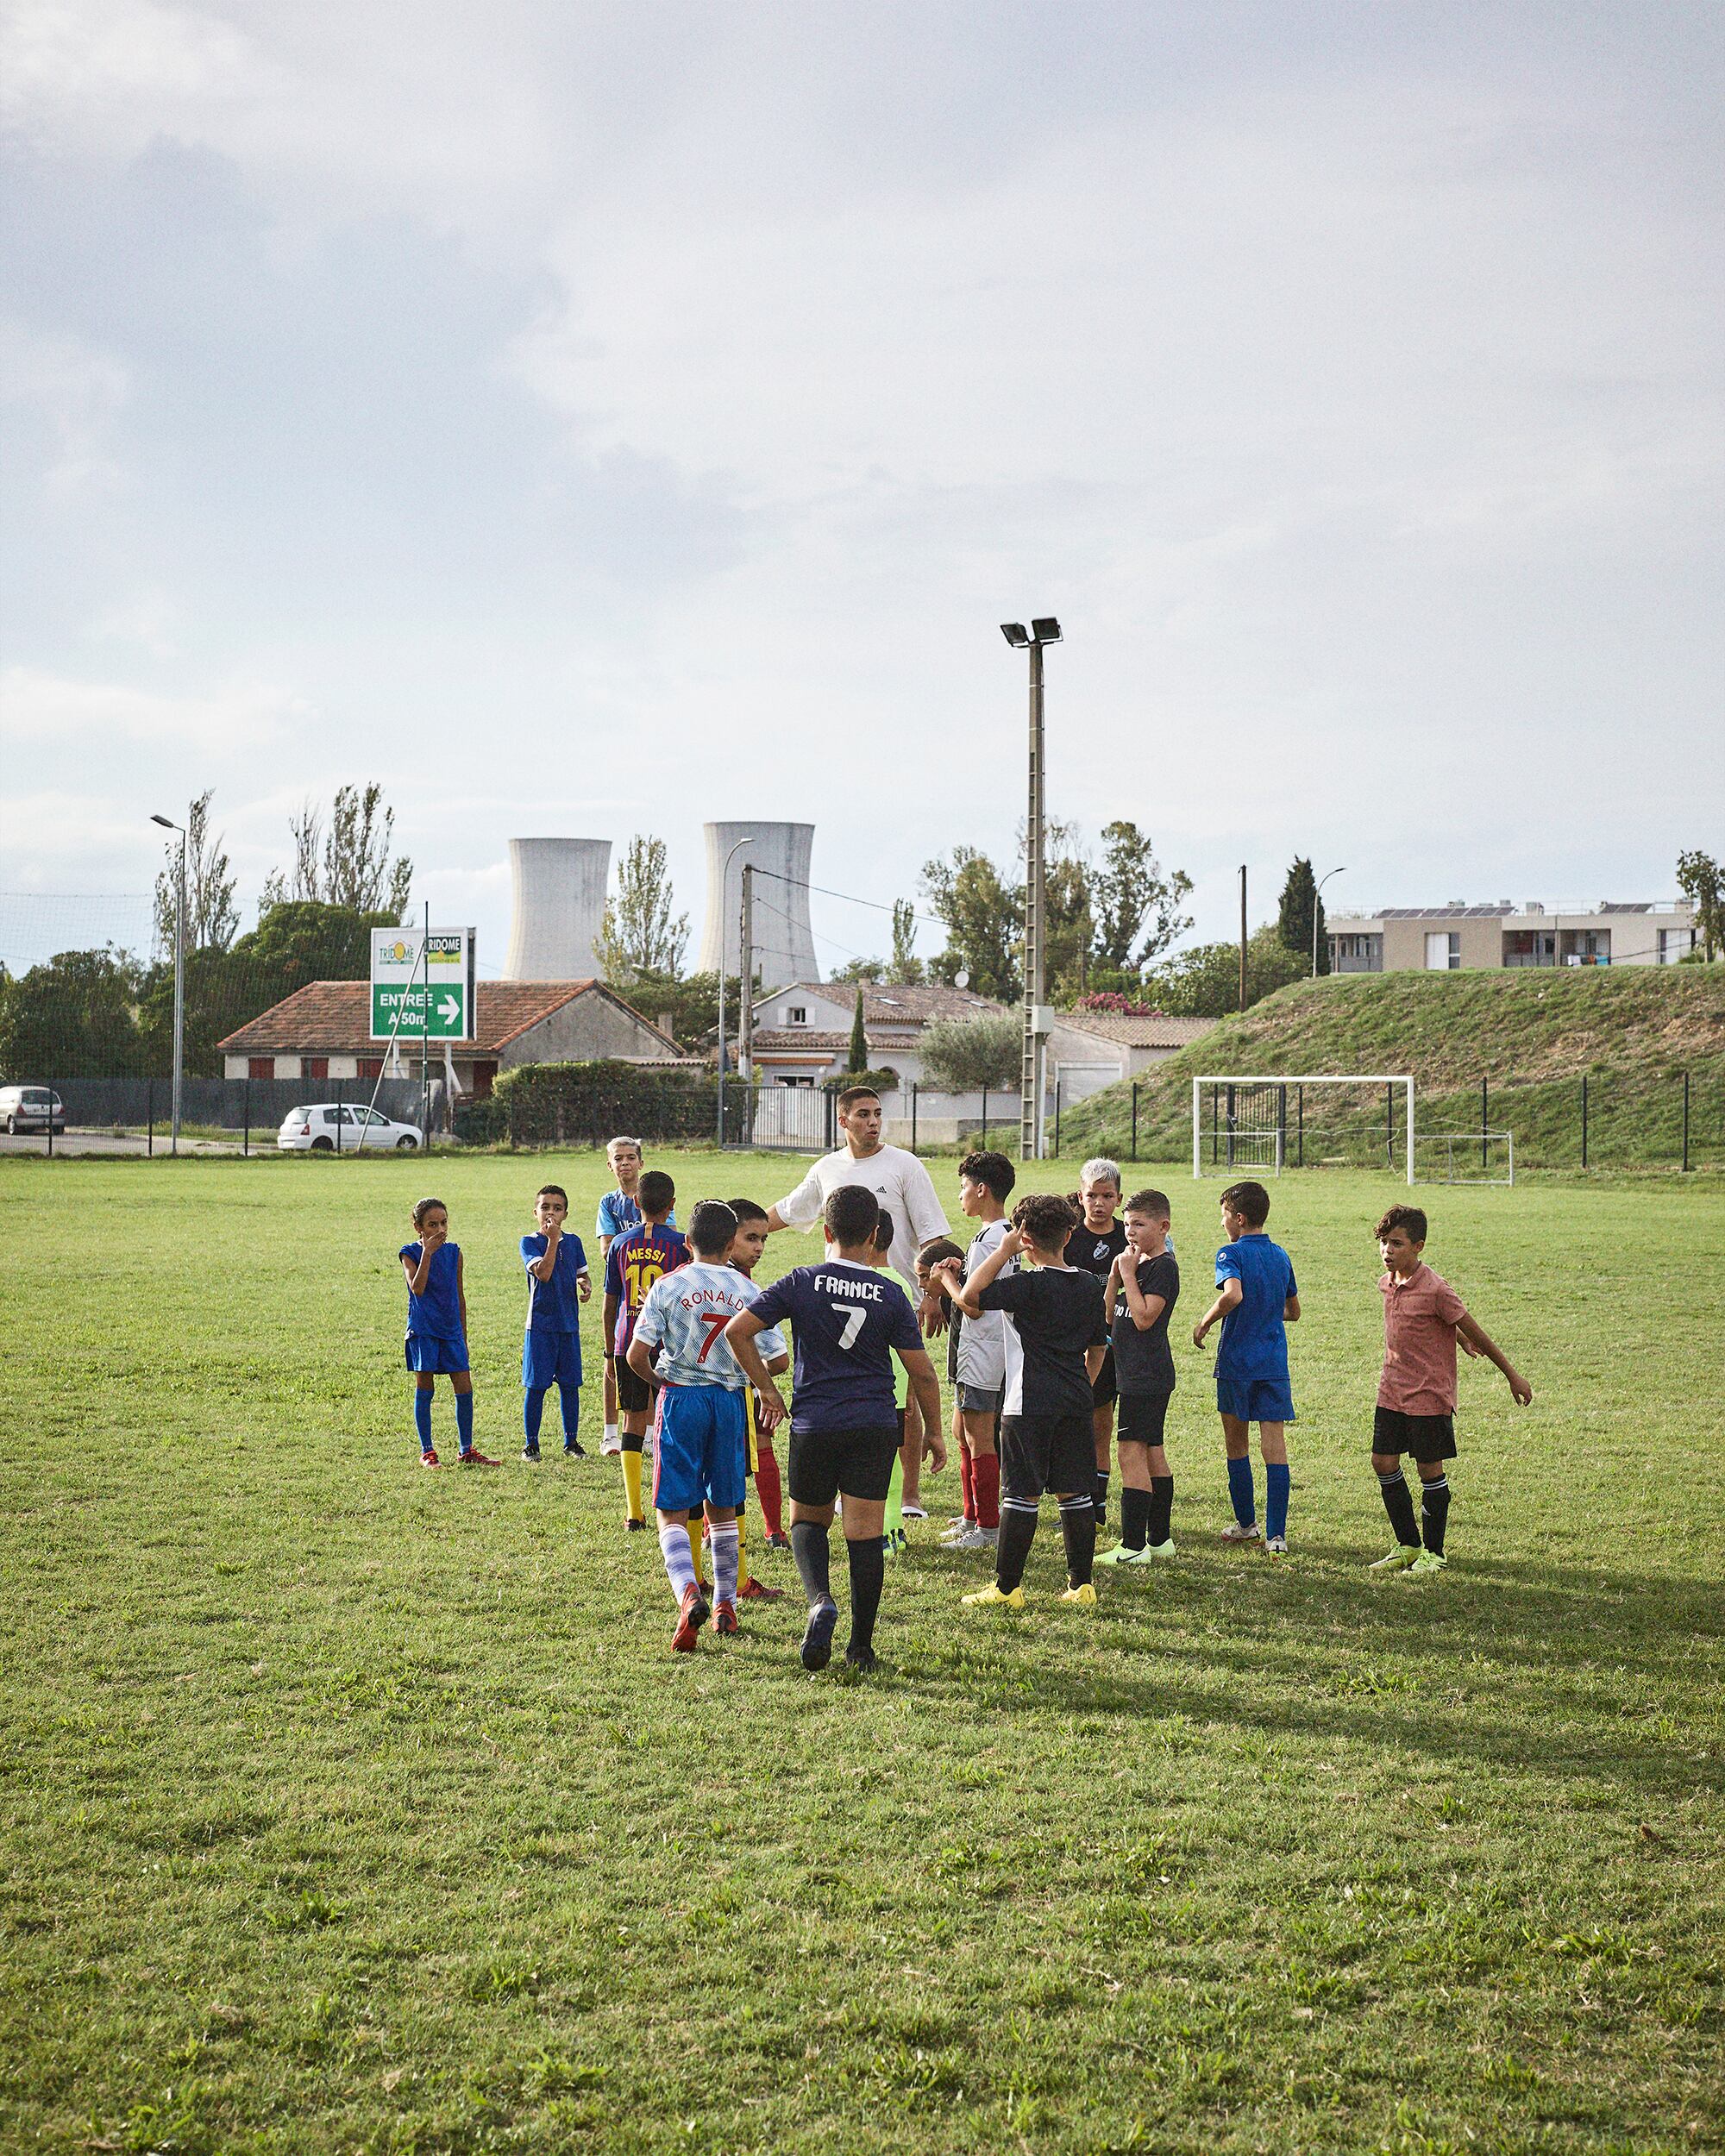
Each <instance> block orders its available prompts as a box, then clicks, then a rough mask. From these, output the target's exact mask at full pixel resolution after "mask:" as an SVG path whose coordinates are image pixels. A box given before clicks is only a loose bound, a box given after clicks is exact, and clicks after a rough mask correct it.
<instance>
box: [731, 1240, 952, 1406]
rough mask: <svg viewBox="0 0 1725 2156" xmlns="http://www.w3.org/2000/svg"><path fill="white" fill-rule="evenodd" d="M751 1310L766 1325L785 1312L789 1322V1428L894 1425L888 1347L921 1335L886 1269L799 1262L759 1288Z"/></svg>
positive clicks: (916, 1341) (908, 1344) (839, 1260)
mask: <svg viewBox="0 0 1725 2156" xmlns="http://www.w3.org/2000/svg"><path fill="white" fill-rule="evenodd" d="M755 1315H756V1317H757V1318H759V1319H762V1320H763V1322H765V1323H766V1324H768V1325H781V1324H782V1323H783V1322H784V1321H785V1319H787V1318H788V1319H789V1320H790V1322H791V1325H792V1327H793V1334H794V1338H793V1353H794V1357H795V1366H794V1374H793V1380H792V1392H791V1429H792V1431H793V1433H796V1434H799V1435H812V1434H813V1433H814V1432H818V1431H822V1430H884V1429H889V1428H891V1427H892V1426H893V1425H894V1423H896V1421H897V1420H898V1401H897V1400H896V1398H895V1397H894V1382H893V1356H894V1350H896V1349H899V1348H906V1349H909V1348H919V1347H920V1346H921V1345H922V1334H921V1333H920V1332H919V1331H918V1330H917V1321H916V1313H915V1312H914V1311H913V1309H912V1308H911V1306H910V1299H909V1297H908V1296H907V1295H906V1294H905V1291H904V1289H903V1288H900V1286H899V1284H898V1282H896V1281H895V1280H894V1279H893V1278H892V1276H891V1275H889V1274H888V1273H885V1272H883V1271H882V1270H881V1268H880V1267H879V1266H877V1265H858V1264H856V1263H853V1262H852V1261H851V1260H850V1258H844V1257H830V1258H828V1259H827V1260H826V1261H825V1263H823V1264H820V1265H799V1266H798V1267H797V1268H796V1269H795V1270H794V1271H793V1272H788V1273H787V1274H785V1275H784V1276H783V1278H782V1279H780V1280H775V1282H773V1284H772V1286H771V1287H770V1288H768V1289H766V1291H765V1292H764V1293H763V1294H762V1297H761V1299H760V1300H759V1301H758V1302H757V1303H756V1305H755Z"/></svg>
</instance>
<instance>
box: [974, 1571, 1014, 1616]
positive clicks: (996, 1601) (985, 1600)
mask: <svg viewBox="0 0 1725 2156" xmlns="http://www.w3.org/2000/svg"><path fill="white" fill-rule="evenodd" d="M958 1599H959V1601H961V1602H962V1603H963V1605H964V1607H965V1608H967V1609H1009V1610H1011V1611H1012V1613H1013V1615H1014V1616H1015V1617H1022V1616H1023V1615H1024V1613H1025V1591H1024V1589H1023V1588H1021V1587H1014V1588H1013V1589H1010V1590H1008V1589H1003V1588H1002V1587H1001V1585H1000V1582H999V1581H998V1580H990V1581H989V1583H988V1585H987V1586H986V1587H979V1588H978V1589H976V1591H975V1594H974V1595H960V1596H959V1598H958Z"/></svg>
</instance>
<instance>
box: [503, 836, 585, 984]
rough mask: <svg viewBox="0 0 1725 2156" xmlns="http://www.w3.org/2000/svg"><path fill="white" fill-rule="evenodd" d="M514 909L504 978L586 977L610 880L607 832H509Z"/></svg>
mask: <svg viewBox="0 0 1725 2156" xmlns="http://www.w3.org/2000/svg"><path fill="white" fill-rule="evenodd" d="M509 867H510V874H511V878H512V880H513V882H514V887H515V910H514V913H513V915H512V917H511V921H510V925H509V956H508V957H507V958H506V959H505V961H504V968H503V977H504V979H505V981H586V980H587V979H589V978H590V977H591V976H592V975H594V974H596V973H598V971H599V959H598V957H597V956H596V955H595V953H594V950H593V945H594V944H595V943H597V942H598V940H599V924H600V922H601V921H602V920H603V919H604V918H605V887H606V885H607V884H608V883H609V882H610V881H611V841H610V840H609V839H608V838H511V840H510V842H509Z"/></svg>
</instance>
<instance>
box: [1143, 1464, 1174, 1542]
mask: <svg viewBox="0 0 1725 2156" xmlns="http://www.w3.org/2000/svg"><path fill="white" fill-rule="evenodd" d="M1173 1522H1174V1477H1173V1476H1171V1475H1152V1476H1151V1478H1150V1524H1149V1526H1147V1527H1146V1529H1145V1541H1146V1542H1153V1543H1155V1545H1157V1548H1158V1549H1160V1548H1161V1546H1162V1545H1163V1544H1164V1542H1166V1541H1167V1539H1168V1537H1169V1533H1170V1529H1171V1528H1172V1526H1173Z"/></svg>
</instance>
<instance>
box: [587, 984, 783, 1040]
mask: <svg viewBox="0 0 1725 2156" xmlns="http://www.w3.org/2000/svg"><path fill="white" fill-rule="evenodd" d="M607 985H608V986H609V987H612V988H613V989H614V990H615V991H616V993H618V995H620V996H621V997H622V998H623V1000H624V1002H625V1003H626V1004H628V1005H629V1006H630V1009H631V1010H635V1011H638V1012H640V1013H641V1015H642V1017H643V1018H645V1019H646V1020H647V1021H648V1023H649V1025H658V1026H662V1027H663V1028H664V1030H665V1031H666V1032H668V1034H669V1035H670V1036H671V1038H672V1039H673V1040H674V1041H677V1042H679V1043H680V1044H682V1045H683V1046H684V1047H686V1048H690V1047H699V1046H703V1045H705V1046H711V1045H712V1043H713V1042H714V1041H716V1040H717V1039H718V975H717V974H716V973H687V974H682V975H672V974H668V973H655V972H651V971H649V970H648V969H647V968H644V967H643V968H640V969H638V970H637V972H636V973H634V974H633V975H630V978H629V979H628V980H627V981H610V982H608V984H607ZM757 993H758V989H757ZM736 995H737V982H736V981H735V980H734V979H730V978H727V980H726V982H725V990H724V1001H725V1027H726V1030H727V1031H730V1030H731V1028H733V1027H734V1026H735V1025H736V1024H737V1004H736V1000H735V999H736Z"/></svg>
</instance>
